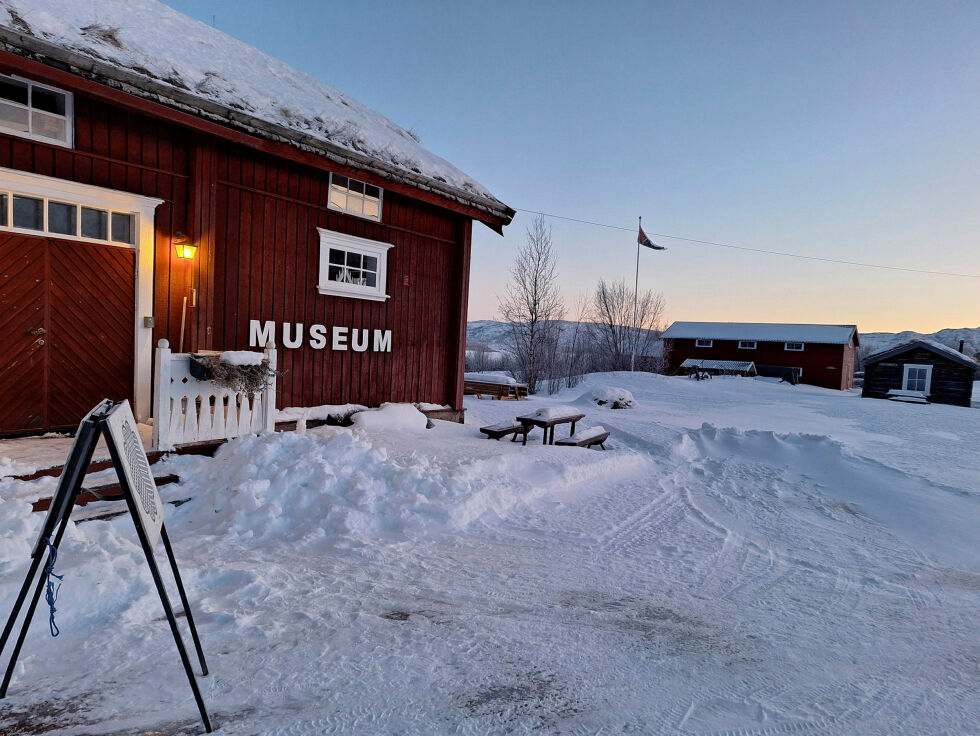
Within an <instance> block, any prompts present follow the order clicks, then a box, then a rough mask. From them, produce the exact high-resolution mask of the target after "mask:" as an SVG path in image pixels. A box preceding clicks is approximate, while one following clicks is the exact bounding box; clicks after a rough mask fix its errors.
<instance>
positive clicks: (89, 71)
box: [0, 0, 515, 231]
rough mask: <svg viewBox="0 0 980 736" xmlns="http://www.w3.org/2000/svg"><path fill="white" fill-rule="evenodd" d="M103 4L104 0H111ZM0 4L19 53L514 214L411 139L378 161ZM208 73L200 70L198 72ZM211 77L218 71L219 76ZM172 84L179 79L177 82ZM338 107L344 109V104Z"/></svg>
mask: <svg viewBox="0 0 980 736" xmlns="http://www.w3.org/2000/svg"><path fill="white" fill-rule="evenodd" d="M105 4H111V2H110V3H105ZM143 4H145V5H147V6H148V7H151V8H152V7H154V6H159V7H161V8H163V9H165V12H167V13H170V14H173V15H174V16H177V17H179V19H180V20H181V22H183V21H186V22H187V23H189V24H192V25H193V26H194V27H201V28H204V29H205V31H206V32H208V33H211V32H214V33H217V34H219V35H220V37H221V40H225V39H226V40H227V41H228V42H229V44H230V45H231V47H232V50H233V51H234V50H243V51H242V53H247V54H254V55H258V56H259V57H260V58H261V59H268V60H270V62H274V63H276V64H277V65H279V66H281V69H277V70H276V71H277V72H280V73H287V72H288V73H291V74H292V75H294V76H295V78H296V80H297V84H299V83H303V84H306V85H314V86H315V89H316V91H318V92H322V94H323V95H325V97H326V98H327V99H330V100H333V99H334V98H338V99H339V100H340V102H341V103H342V104H343V105H344V106H345V107H346V108H348V109H349V110H350V111H351V114H352V115H355V114H361V115H362V116H363V117H364V125H365V128H364V130H367V131H368V132H370V128H371V126H375V127H377V126H382V127H384V128H385V132H386V133H390V132H391V131H397V132H399V133H400V134H404V135H410V134H408V133H405V132H404V129H402V128H400V127H399V126H397V125H396V124H395V123H392V122H391V121H390V120H388V119H387V118H385V117H384V116H382V115H380V114H379V113H377V112H375V111H374V110H371V109H370V108H367V107H366V106H364V105H362V104H361V103H358V102H357V101H356V100H353V98H349V97H347V96H346V95H344V94H343V93H340V92H338V91H336V90H333V89H332V88H330V87H329V86H327V85H326V84H324V83H322V82H319V80H316V79H314V78H312V77H309V75H306V74H305V73H303V72H300V71H298V70H295V69H292V68H291V67H288V66H287V65H286V64H285V63H284V62H281V61H279V60H278V59H275V58H274V57H270V56H268V55H266V54H264V53H263V52H260V51H258V50H257V49H254V48H253V47H250V46H248V45H247V44H244V43H243V42H241V41H238V40H237V39H234V38H233V37H231V36H227V34H223V33H221V32H220V31H214V29H211V28H210V27H208V26H206V25H205V24H203V23H200V22H199V21H196V20H194V19H192V18H189V17H187V16H183V15H182V14H180V13H178V12H177V11H176V10H174V9H172V8H170V7H169V6H165V5H162V4H161V3H157V2H153V0H145V2H144V3H143ZM32 5H33V3H32ZM144 9H145V8H144ZM0 10H3V11H6V13H7V14H8V15H9V16H10V20H9V25H4V24H2V23H0V47H4V48H5V50H8V51H11V52H13V53H15V54H18V55H20V56H26V57H29V58H34V59H35V60H37V61H39V62H40V63H44V64H46V65H48V66H54V67H55V68H62V69H63V65H67V66H68V67H69V69H68V71H70V72H71V73H73V74H76V75H78V76H82V77H83V78H89V79H92V80H93V81H96V82H99V83H101V84H106V85H107V86H109V87H112V88H116V89H121V90H122V91H124V92H127V93H129V94H133V95H135V96H138V97H142V98H144V99H150V100H152V101H154V102H157V103H160V104H163V105H165V106H167V107H171V108H174V109H178V110H181V111H183V112H190V113H192V114H195V115H197V116H200V117H204V118H206V119H210V120H212V121H213V122H217V123H219V124H222V125H225V126H229V127H232V128H234V129H238V130H244V131H246V132H248V133H250V134H252V135H256V136H259V137H262V138H266V139H272V140H276V141H278V142H285V143H287V144H289V145H293V146H294V147H297V148H299V149H301V150H306V151H308V152H312V153H315V154H318V155H321V156H323V157H325V158H327V159H328V160H330V161H333V162H335V163H339V164H343V165H348V166H351V167H354V168H358V169H364V170H368V171H371V172H372V173H375V174H378V175H379V176H381V177H383V178H385V179H388V180H391V181H397V182H401V183H405V184H408V185H410V186H413V187H415V188H417V189H421V190H423V191H431V192H433V193H435V194H438V195H440V196H443V197H445V198H447V199H449V200H451V201H456V202H458V203H460V204H464V205H468V206H471V207H474V208H475V209H478V210H480V211H482V212H486V213H488V214H490V215H492V216H494V217H497V218H500V219H503V220H504V221H505V222H504V223H503V224H504V225H506V224H509V223H510V221H511V220H512V219H513V217H514V214H515V211H514V210H513V209H512V208H510V207H508V206H507V205H506V204H504V203H503V202H502V201H500V200H499V199H497V198H496V197H495V196H493V194H491V193H490V192H489V190H487V189H486V188H485V187H483V186H482V185H480V184H479V183H478V182H476V181H475V180H473V179H472V178H470V177H468V176H467V175H466V174H465V173H463V172H462V171H460V170H459V169H457V168H456V167H455V166H453V165H452V164H451V163H449V162H448V161H446V160H445V159H442V158H440V157H438V156H436V155H435V154H432V153H431V152H429V151H428V150H427V149H425V148H424V147H423V146H421V144H419V143H418V142H417V140H415V142H414V143H411V142H407V143H405V148H404V149H403V150H401V151H396V152H393V153H392V156H390V158H392V161H390V162H389V161H385V160H383V159H382V158H380V157H379V156H378V152H372V151H363V152H361V151H356V150H352V149H351V148H348V147H346V146H344V145H342V144H340V143H338V142H336V141H334V140H331V139H329V138H328V137H326V136H325V135H315V134H313V133H312V132H304V131H302V130H297V129H296V128H294V127H290V126H289V125H286V124H284V123H283V122H280V121H277V120H275V119H270V118H274V117H275V116H273V115H268V116H262V115H260V114H258V113H261V112H263V110H258V111H257V114H250V113H249V112H247V111H246V110H244V109H236V108H235V107H233V106H231V105H229V104H226V103H225V102H223V101H222V100H221V99H220V96H217V95H214V96H207V95H202V94H197V93H194V92H193V91H192V90H191V89H190V87H188V86H187V84H184V83H183V82H182V80H181V79H180V78H177V79H170V80H169V81H168V79H164V78H163V77H160V76H158V75H155V74H153V72H151V71H150V70H148V69H146V68H145V67H144V66H142V65H139V64H134V67H133V68H127V67H125V66H124V65H121V64H120V63H119V62H118V61H115V60H113V59H112V58H108V57H106V56H103V55H102V54H100V53H99V52H98V51H97V50H96V49H95V48H93V44H89V45H87V46H86V45H83V44H75V45H74V46H75V47H74V48H71V47H69V46H68V44H67V42H65V43H64V44H63V43H58V42H56V41H61V40H62V39H61V38H59V37H58V36H57V34H55V33H44V31H45V29H44V27H43V26H42V28H41V31H39V32H38V31H35V27H34V26H33V25H30V24H28V23H27V21H25V20H24V19H23V17H22V16H23V15H24V14H26V12H25V11H24V8H22V7H20V4H19V3H18V2H17V0H0ZM40 17H42V18H46V17H47V16H46V15H45V14H44V13H43V12H41V13H40ZM31 20H33V21H34V22H35V23H37V18H36V17H33V16H32V18H31ZM65 25H67V26H69V27H70V28H71V30H73V31H74V30H76V29H75V28H74V26H72V25H71V23H69V22H68V21H63V22H62V26H65ZM21 26H23V27H21ZM86 28H87V27H86ZM86 28H82V29H78V33H80V34H82V35H84V33H85V31H86ZM109 30H110V31H113V32H118V31H119V29H117V28H110V29H109ZM124 30H126V31H127V32H128V30H129V29H127V28H124ZM60 32H61V33H64V32H65V30H64V28H63V27H62V28H61V29H60ZM39 33H41V34H43V35H46V36H48V38H41V37H39V35H38V34H39ZM72 40H75V39H72ZM140 53H144V54H145V53H146V52H145V51H143V50H141V49H136V50H135V51H133V52H132V56H134V58H136V59H137V60H139V54H140ZM166 61H167V60H166V59H162V60H161V63H163V62H166ZM52 62H54V63H52ZM136 69H139V70H140V72H138V71H136ZM141 72H145V73H141ZM210 73H211V72H205V76H206V75H208V74H210ZM218 76H219V77H220V75H218ZM188 81H192V80H188ZM287 81H288V80H287ZM177 83H180V86H178V84H177ZM198 86H200V85H198ZM181 87H183V89H181ZM331 95H333V97H331ZM344 111H345V112H347V110H346V109H345V110H344ZM318 119H319V118H318ZM321 122H322V121H321ZM403 137H404V136H403ZM379 151H389V152H390V149H389V143H385V142H384V141H381V143H380V148H379ZM395 154H397V155H395ZM414 154H418V155H419V156H420V157H421V158H422V159H424V160H423V161H421V162H419V161H416V160H415V159H414V158H412V156H413V155H414ZM398 156H402V157H403V158H405V161H401V162H399V161H398ZM407 163H415V164H417V165H416V166H414V168H409V167H408V166H407V165H406V164H407ZM420 166H421V167H426V166H429V168H431V169H432V171H430V172H429V173H425V172H424V171H422V170H420V169H419V167H420ZM436 172H441V173H436ZM441 174H449V175H450V178H453V176H455V178H457V179H459V181H460V182H462V184H465V185H466V186H467V187H469V189H466V188H463V187H462V186H456V185H454V184H453V183H451V182H450V181H448V180H447V179H446V178H445V177H444V176H442V175H441ZM487 224H490V223H487ZM491 227H492V228H493V229H498V228H497V227H495V226H494V225H491ZM498 231H499V230H498Z"/></svg>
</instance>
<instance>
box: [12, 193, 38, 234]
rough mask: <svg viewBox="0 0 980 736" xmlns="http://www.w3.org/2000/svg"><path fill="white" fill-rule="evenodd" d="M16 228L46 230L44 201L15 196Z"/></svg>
mask: <svg viewBox="0 0 980 736" xmlns="http://www.w3.org/2000/svg"><path fill="white" fill-rule="evenodd" d="M14 227H24V228H28V229H29V230H43V229H44V200H43V199H34V198H33V197H20V196H18V195H16V194H15V195H14Z"/></svg>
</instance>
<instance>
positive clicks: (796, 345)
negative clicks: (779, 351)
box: [783, 342, 803, 353]
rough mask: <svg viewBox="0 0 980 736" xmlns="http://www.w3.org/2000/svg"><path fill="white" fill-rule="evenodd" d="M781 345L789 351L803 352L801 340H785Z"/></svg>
mask: <svg viewBox="0 0 980 736" xmlns="http://www.w3.org/2000/svg"><path fill="white" fill-rule="evenodd" d="M783 347H784V348H785V349H786V350H789V351H790V352H796V353H801V352H803V343H801V342H787V343H784V345H783Z"/></svg>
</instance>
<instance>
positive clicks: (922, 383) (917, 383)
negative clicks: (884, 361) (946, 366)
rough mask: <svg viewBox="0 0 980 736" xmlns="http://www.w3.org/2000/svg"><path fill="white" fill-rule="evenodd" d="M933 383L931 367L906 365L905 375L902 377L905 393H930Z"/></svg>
mask: <svg viewBox="0 0 980 736" xmlns="http://www.w3.org/2000/svg"><path fill="white" fill-rule="evenodd" d="M931 383H932V366H931V365H911V364H909V365H906V366H905V373H904V375H903V377H902V389H903V390H905V391H921V392H922V393H924V394H927V393H929V384H931Z"/></svg>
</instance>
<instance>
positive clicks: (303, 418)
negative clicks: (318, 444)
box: [276, 404, 367, 432]
mask: <svg viewBox="0 0 980 736" xmlns="http://www.w3.org/2000/svg"><path fill="white" fill-rule="evenodd" d="M365 410H367V407H366V406H364V405H362V404H321V405H320V406H290V407H287V408H285V409H280V410H279V411H277V412H276V421H277V422H296V431H297V432H305V431H306V423H307V422H308V421H311V420H312V421H325V420H327V419H333V420H335V421H338V422H341V421H343V420H345V419H347V417H349V416H350V415H351V414H355V413H356V412H359V411H365Z"/></svg>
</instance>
